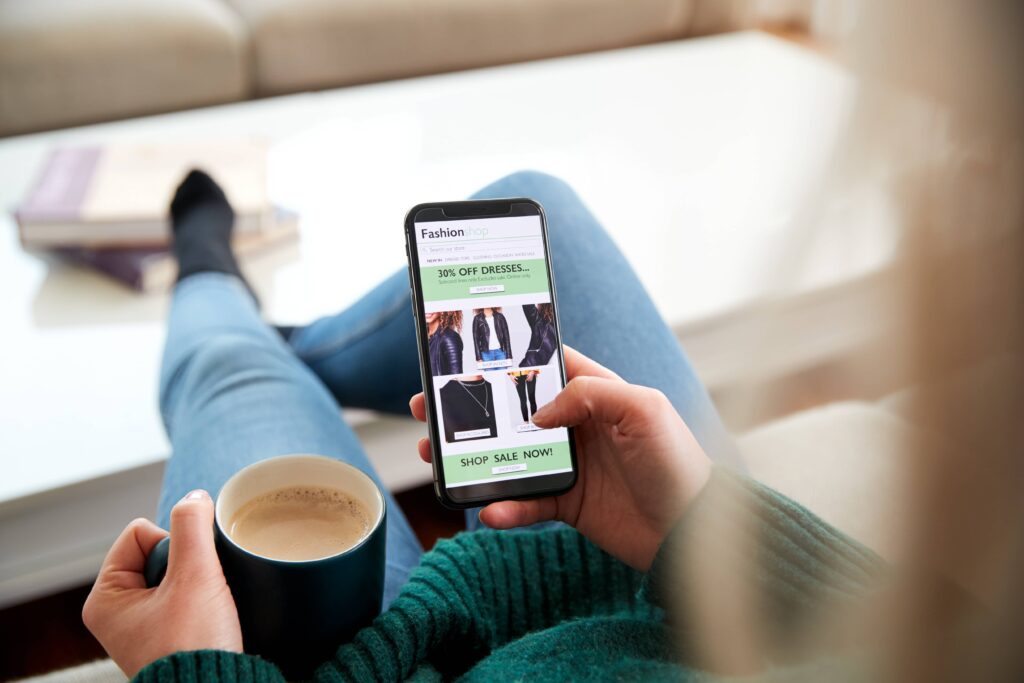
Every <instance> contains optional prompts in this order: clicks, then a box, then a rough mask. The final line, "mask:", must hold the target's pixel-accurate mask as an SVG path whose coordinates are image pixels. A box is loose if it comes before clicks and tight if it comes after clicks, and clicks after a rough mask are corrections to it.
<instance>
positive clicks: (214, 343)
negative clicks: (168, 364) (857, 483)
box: [160, 334, 296, 415]
mask: <svg viewBox="0 0 1024 683" xmlns="http://www.w3.org/2000/svg"><path fill="white" fill-rule="evenodd" d="M289 355H290V354H289V352H288V351H287V350H285V349H284V348H278V347H277V346H275V345H273V344H269V343H268V342H267V340H266V339H262V338H257V337H254V336H251V335H245V334H222V335H219V336H217V337H213V338H211V339H207V340H205V341H204V342H203V343H201V344H198V345H197V346H196V347H195V348H194V349H192V350H191V351H190V352H189V353H188V354H187V355H186V356H185V357H184V358H182V359H181V361H180V362H179V364H178V367H176V368H174V369H173V370H172V371H171V372H170V373H169V374H168V375H167V377H166V379H165V381H164V382H163V385H162V386H161V388H160V408H161V411H162V412H164V414H165V415H166V414H167V413H168V411H169V410H171V409H173V405H172V404H173V403H175V402H177V401H178V400H181V399H182V398H185V399H186V400H192V399H196V400H201V399H202V398H203V397H207V398H208V397H209V395H210V394H211V393H214V392H216V391H220V390H221V389H223V388H225V387H231V386H241V385H243V384H250V383H252V382H256V381H259V380H260V378H271V377H280V376H281V374H282V372H287V371H290V366H292V365H295V364H296V363H295V362H294V359H291V358H289Z"/></svg>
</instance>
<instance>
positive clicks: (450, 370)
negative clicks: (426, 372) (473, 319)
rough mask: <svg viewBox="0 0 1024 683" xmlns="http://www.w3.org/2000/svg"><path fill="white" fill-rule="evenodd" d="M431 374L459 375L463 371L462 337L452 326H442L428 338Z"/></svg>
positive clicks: (435, 375) (436, 375)
mask: <svg viewBox="0 0 1024 683" xmlns="http://www.w3.org/2000/svg"><path fill="white" fill-rule="evenodd" d="M427 355H429V356H430V374H431V375H433V376H434V377H438V376H440V375H458V374H460V373H461V372H462V337H460V336H459V333H458V332H456V331H455V330H453V329H451V328H450V327H445V328H440V329H438V330H437V331H436V332H434V334H432V335H430V337H429V338H428V339H427Z"/></svg>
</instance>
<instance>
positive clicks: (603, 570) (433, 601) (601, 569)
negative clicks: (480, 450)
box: [316, 528, 656, 681]
mask: <svg viewBox="0 0 1024 683" xmlns="http://www.w3.org/2000/svg"><path fill="white" fill-rule="evenodd" d="M640 582H641V576H640V574H639V573H637V572H635V571H633V570H632V569H630V568H629V567H627V566H625V565H623V564H622V563H620V562H617V561H616V560H614V559H613V558H611V557H610V556H609V555H607V554H606V553H604V552H602V551H601V550H599V549H598V548H596V547H595V546H593V545H592V544H590V543H589V542H588V541H586V540H585V539H584V538H583V537H582V536H581V535H580V534H579V533H578V532H576V531H575V530H573V529H569V528H562V529H552V530H544V531H519V532H507V531H506V532H495V531H477V532H474V533H464V534H460V535H458V536H456V537H455V538H453V539H450V540H447V541H441V542H440V543H438V544H437V546H436V547H435V548H434V550H432V551H431V552H429V553H427V554H425V555H424V557H423V560H422V562H421V563H420V566H419V567H418V568H417V569H416V571H415V572H413V574H412V576H411V577H410V579H409V581H408V583H407V584H406V586H405V587H404V588H403V590H402V593H401V594H400V595H399V597H398V598H397V599H396V600H395V601H394V602H393V603H392V604H391V606H390V608H389V609H388V611H387V612H385V613H384V614H382V615H381V616H380V617H378V618H377V619H376V620H375V621H374V623H373V625H372V626H370V627H368V628H365V629H363V630H362V631H360V632H359V633H358V634H357V635H356V637H355V639H354V640H353V642H352V643H349V644H347V645H344V646H342V647H341V648H339V650H338V652H337V654H336V656H335V657H334V659H333V660H332V661H330V662H328V663H326V664H324V665H323V666H322V667H321V668H320V669H319V670H318V671H317V674H316V679H317V680H318V681H338V680H358V681H365V680H380V681H396V680H404V679H406V678H408V677H410V676H411V675H413V674H414V672H415V673H416V675H417V676H419V675H422V674H424V673H425V672H426V671H430V672H433V673H435V674H436V675H439V676H441V677H442V678H445V679H448V678H452V677H455V676H457V675H459V674H461V673H463V672H464V671H466V670H467V669H468V668H469V667H470V666H472V665H473V664H475V663H476V662H477V661H478V660H480V659H481V658H482V657H484V656H486V655H487V654H488V653H489V652H490V651H491V650H493V649H495V648H497V647H500V646H501V645H503V644H505V643H507V642H509V641H511V640H514V639H516V638H519V637H520V636H522V635H523V634H525V633H528V632H530V631H535V630H538V629H542V628H546V627H547V626H550V625H553V624H556V623H559V622H561V621H563V620H564V619H567V618H572V617H579V616H589V615H594V614H610V613H621V612H624V611H625V612H629V611H631V610H632V611H634V612H636V613H637V614H652V613H654V612H655V611H656V610H655V608H653V607H651V606H650V605H649V604H647V603H646V602H644V601H642V600H638V599H637V591H638V588H639V586H640Z"/></svg>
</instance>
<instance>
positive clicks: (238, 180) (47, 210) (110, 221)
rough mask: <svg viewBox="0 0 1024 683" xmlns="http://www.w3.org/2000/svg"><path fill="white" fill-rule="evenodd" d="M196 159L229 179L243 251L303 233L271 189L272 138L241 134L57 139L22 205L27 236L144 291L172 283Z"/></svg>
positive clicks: (20, 218) (33, 245) (224, 182)
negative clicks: (92, 141)
mask: <svg viewBox="0 0 1024 683" xmlns="http://www.w3.org/2000/svg"><path fill="white" fill-rule="evenodd" d="M193 168H199V169H202V170H204V171H206V172H207V173H209V174H210V175H211V176H212V177H213V178H214V179H215V180H216V181H217V182H218V183H219V184H220V185H221V187H223V188H224V192H225V194H226V195H227V197H228V200H229V201H230V202H231V205H232V207H233V208H234V210H235V215H236V218H235V231H234V248H235V253H236V254H238V256H239V258H240V260H242V261H244V260H245V259H246V258H248V257H252V256H254V255H256V254H260V253H264V252H266V251H268V250H271V249H274V248H277V247H280V246H282V245H285V244H288V243H290V242H292V241H294V240H295V239H297V237H298V217H297V216H296V215H295V214H294V213H292V212H290V211H287V210H284V209H282V208H280V207H277V206H274V205H273V204H272V203H271V202H270V200H269V198H268V195H267V146H266V144H265V143H264V142H262V141H258V140H236V141H227V142H217V143H193V144H174V145H167V144H152V145H139V144H136V145H114V146H106V147H62V148H58V149H55V150H54V151H53V152H52V153H51V154H50V157H49V159H48V160H47V161H46V163H45V165H44V167H43V169H42V171H41V173H40V174H39V177H38V178H37V180H36V183H35V185H34V186H33V188H32V190H31V191H30V192H29V194H28V196H27V197H26V199H25V201H24V202H23V203H22V204H21V206H19V207H18V208H17V209H16V211H15V218H16V220H17V222H18V231H19V235H20V238H21V243H22V245H23V246H25V247H26V248H30V249H45V250H50V251H53V252H54V253H57V254H58V255H60V256H61V257H62V258H64V259H66V260H68V261H71V262H73V263H77V264H81V265H83V266H86V267H91V268H94V269H96V270H98V271H101V272H103V273H105V274H107V275H109V276H111V277H113V278H115V279H117V280H119V281H120V282H123V283H124V284H126V285H128V286H129V287H132V288H134V289H137V290H139V291H159V290H163V289H167V288H168V287H170V285H171V284H172V283H173V282H174V280H175V278H176V276H177V273H176V264H175V261H174V258H173V256H172V255H171V253H170V252H169V239H170V234H171V228H170V213H169V210H170V209H169V207H170V203H171V198H172V197H173V196H174V191H175V189H176V188H177V186H178V184H179V183H180V182H181V180H182V179H183V178H184V177H185V175H186V174H187V173H188V171H189V170H191V169H193Z"/></svg>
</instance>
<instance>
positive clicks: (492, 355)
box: [480, 349, 508, 370]
mask: <svg viewBox="0 0 1024 683" xmlns="http://www.w3.org/2000/svg"><path fill="white" fill-rule="evenodd" d="M480 360H483V361H491V360H508V356H506V355H505V352H504V351H502V350H501V349H488V350H487V351H481V352H480ZM486 369H487V370H501V368H486Z"/></svg>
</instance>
